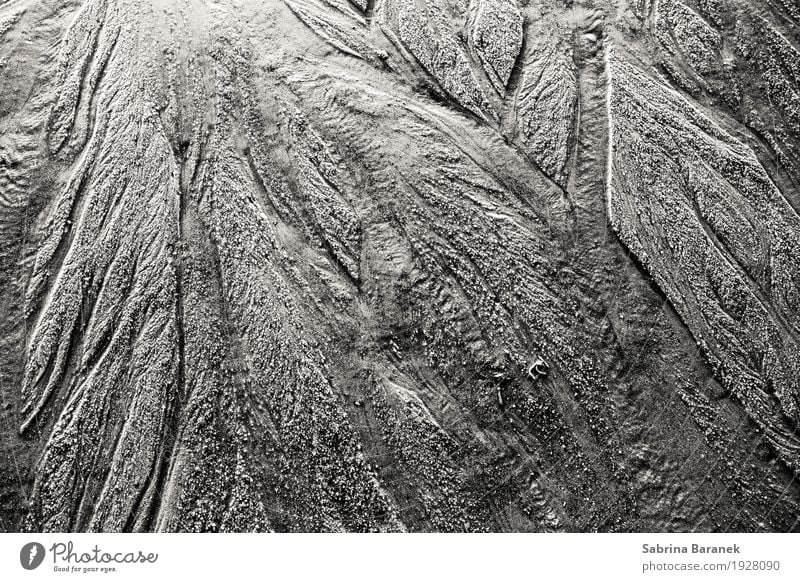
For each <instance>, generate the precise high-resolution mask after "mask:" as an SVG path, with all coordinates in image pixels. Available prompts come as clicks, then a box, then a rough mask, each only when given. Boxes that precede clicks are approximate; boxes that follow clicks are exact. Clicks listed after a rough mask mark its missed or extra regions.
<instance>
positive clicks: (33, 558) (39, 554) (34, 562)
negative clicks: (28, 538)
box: [19, 542, 44, 570]
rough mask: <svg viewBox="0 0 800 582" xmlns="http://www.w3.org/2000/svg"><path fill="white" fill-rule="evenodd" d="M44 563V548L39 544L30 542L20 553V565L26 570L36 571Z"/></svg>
mask: <svg viewBox="0 0 800 582" xmlns="http://www.w3.org/2000/svg"><path fill="white" fill-rule="evenodd" d="M43 561H44V546H43V545H42V544H40V543H39V542H29V543H27V544H25V545H24V546H22V549H21V550H20V551H19V563H20V564H22V567H23V568H25V569H26V570H35V569H36V568H38V567H39V566H41V564H42V562H43Z"/></svg>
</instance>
